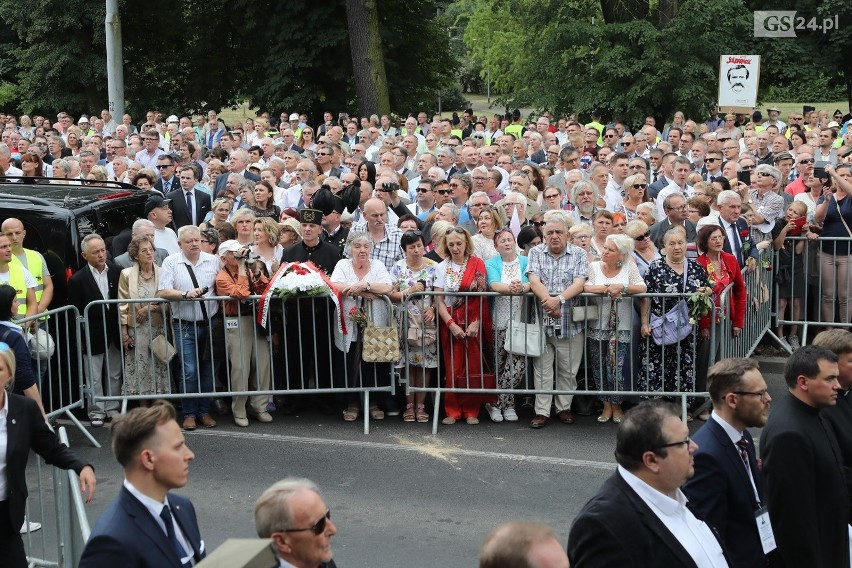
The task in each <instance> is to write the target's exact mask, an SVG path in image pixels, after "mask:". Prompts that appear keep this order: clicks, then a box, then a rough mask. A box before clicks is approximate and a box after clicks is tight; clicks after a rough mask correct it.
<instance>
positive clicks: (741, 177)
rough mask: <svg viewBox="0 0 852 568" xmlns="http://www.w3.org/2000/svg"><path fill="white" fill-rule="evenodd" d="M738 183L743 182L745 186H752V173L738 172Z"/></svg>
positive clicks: (747, 171) (748, 171)
mask: <svg viewBox="0 0 852 568" xmlns="http://www.w3.org/2000/svg"><path fill="white" fill-rule="evenodd" d="M737 181H741V182H743V183H744V184H751V171H750V170H746V171H744V172H737Z"/></svg>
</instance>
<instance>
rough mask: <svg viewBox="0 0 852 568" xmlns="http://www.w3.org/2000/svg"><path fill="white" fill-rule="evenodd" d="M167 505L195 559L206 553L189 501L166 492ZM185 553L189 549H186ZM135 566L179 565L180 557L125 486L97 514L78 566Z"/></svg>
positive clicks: (161, 566)
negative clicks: (99, 514) (98, 515)
mask: <svg viewBox="0 0 852 568" xmlns="http://www.w3.org/2000/svg"><path fill="white" fill-rule="evenodd" d="M168 501H169V507H170V508H171V510H172V515H173V516H174V519H175V521H177V524H178V526H180V530H181V531H182V532H183V535H184V536H185V537H186V540H187V542H188V543H189V545H190V546H191V547H192V551H191V552H192V554H193V557H194V558H195V561H196V563H198V562H200V561H201V560H202V559H203V558H204V557H205V556H206V555H207V551H206V550H205V549H204V541H202V540H201V533H200V531H199V530H198V520H197V519H196V517H195V508H194V507H193V506H192V502H191V501H190V500H189V499H187V498H185V497H181V496H179V495H174V494H172V493H169V495H168ZM186 553H187V555H188V554H189V553H190V551H186ZM112 566H134V567H137V568H169V567H176V568H177V567H180V566H181V563H180V559H179V558H178V555H177V551H176V550H175V549H174V548H173V546H172V544H171V542H169V538H168V537H167V536H166V533H165V532H163V529H162V527H161V526H160V524H159V522H158V521H157V520H156V519H155V518H154V517H153V516H151V513H150V512H149V511H148V509H146V508H145V506H144V505H143V504H142V503H141V502H139V500H138V499H136V497H134V496H133V495H132V494H131V493H130V491H128V490H127V488H125V487H123V486H122V488H121V491H120V492H119V494H118V497H116V498H115V500H114V501H113V502H112V503H110V505H109V507H107V509H106V510H105V511H104V512H103V513H102V514H101V516H100V517H99V518H98V521H97V523H95V527H94V528H93V529H92V534H91V536H90V537H89V542H87V543H86V548H85V549H84V550H83V557H82V558H81V559H80V565H79V568H107V567H112Z"/></svg>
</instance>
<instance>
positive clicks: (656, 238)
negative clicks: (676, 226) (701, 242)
mask: <svg viewBox="0 0 852 568" xmlns="http://www.w3.org/2000/svg"><path fill="white" fill-rule="evenodd" d="M671 226H672V223H671V221H669V219H668V217H666V218H665V219H663V220H661V221H657V222H656V223H654V224H653V225H651V229H650V231H649V232H650V233H651V242H652V243H654V245H655V246H656V247H657V249H663V248H665V246H664V245H663V237H665V236H666V231H668V230H669V229H670V228H671ZM683 226H684V227H685V228H686V242H688V243H694V242H695V237H696V235H697V234H698V233H697V231H696V230H695V224H694V223H693V222H692V221H690V220H689V219H687V220H686V221H684V222H683Z"/></svg>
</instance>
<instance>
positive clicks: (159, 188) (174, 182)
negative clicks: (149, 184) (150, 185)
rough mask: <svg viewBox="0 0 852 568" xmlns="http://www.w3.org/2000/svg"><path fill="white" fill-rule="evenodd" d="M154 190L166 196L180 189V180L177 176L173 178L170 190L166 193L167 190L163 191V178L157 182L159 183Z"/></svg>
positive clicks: (170, 182)
mask: <svg viewBox="0 0 852 568" xmlns="http://www.w3.org/2000/svg"><path fill="white" fill-rule="evenodd" d="M154 189H156V190H157V191H159V192H160V193H162V194H163V195H165V194H167V193H170V192H172V191H174V190H176V189H180V180H179V179H178V177H177V176H172V179H171V180H169V189H168V191H166V190H165V189H163V178H160V179H158V180H157V183H155V184H154Z"/></svg>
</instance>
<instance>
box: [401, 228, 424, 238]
mask: <svg viewBox="0 0 852 568" xmlns="http://www.w3.org/2000/svg"><path fill="white" fill-rule="evenodd" d="M402 235H403V236H406V235H413V236H415V237H421V236H423V233H422V232H421V231H418V230H417V229H412V230H411V231H405V232H404V233H403V234H402Z"/></svg>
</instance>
